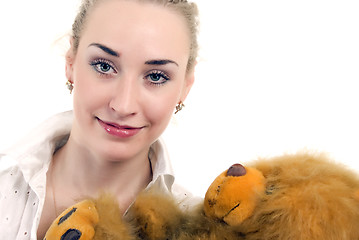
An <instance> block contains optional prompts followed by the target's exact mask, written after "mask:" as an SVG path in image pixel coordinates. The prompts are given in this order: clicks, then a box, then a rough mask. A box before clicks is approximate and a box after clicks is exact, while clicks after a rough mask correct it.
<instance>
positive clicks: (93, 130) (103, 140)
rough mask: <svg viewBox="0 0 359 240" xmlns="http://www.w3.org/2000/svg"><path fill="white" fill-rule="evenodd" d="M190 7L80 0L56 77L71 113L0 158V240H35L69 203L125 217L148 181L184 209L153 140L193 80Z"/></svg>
mask: <svg viewBox="0 0 359 240" xmlns="http://www.w3.org/2000/svg"><path fill="white" fill-rule="evenodd" d="M197 25H198V23H197V8H196V5H195V4H193V3H189V2H187V1H185V0H183V1H180V0H177V1H175V0H84V1H83V3H82V5H81V7H80V12H79V13H78V16H77V17H76V19H75V22H74V24H73V31H72V36H71V39H70V42H71V48H70V49H69V50H68V52H67V55H66V77H67V79H68V86H69V89H70V91H71V92H72V94H73V111H71V112H66V113H62V114H59V115H57V116H55V117H53V118H51V119H49V120H48V121H47V122H46V123H44V125H42V126H40V127H39V128H38V129H36V130H35V131H34V132H33V134H31V135H30V136H28V137H27V138H26V139H25V140H24V141H22V142H21V143H19V144H17V145H16V146H14V147H13V148H12V149H10V150H9V151H7V152H6V153H3V154H1V155H0V166H1V169H0V170H1V171H0V182H1V185H0V212H1V214H0V218H1V219H0V226H1V229H2V230H1V231H0V239H42V238H43V236H44V234H45V233H46V230H47V229H48V227H49V225H50V224H51V222H52V221H53V220H54V219H55V218H56V217H57V215H58V214H60V213H61V212H62V211H63V210H64V209H65V208H67V207H69V206H70V205H72V204H74V203H75V202H77V201H79V200H81V199H84V198H88V197H96V196H97V195H98V194H99V193H100V192H101V191H108V192H111V193H113V194H114V195H115V196H116V197H117V199H118V202H119V204H120V206H121V208H122V209H123V211H125V210H126V209H127V208H128V207H129V206H130V205H131V203H132V202H133V201H134V200H135V198H136V195H137V194H138V193H139V192H140V191H141V190H143V189H145V188H146V187H150V186H152V185H156V186H157V187H159V188H160V189H162V190H163V191H166V192H169V193H171V194H174V195H175V196H177V197H178V199H179V201H182V202H184V203H185V198H186V193H185V191H183V190H181V188H180V187H179V186H178V185H176V184H174V177H173V174H172V171H171V166H170V163H169V161H168V157H167V155H166V150H165V147H164V145H163V143H162V141H161V140H160V139H159V137H160V136H161V134H162V133H163V131H164V130H165V128H166V127H167V125H168V123H169V121H170V118H171V116H172V114H173V113H174V111H179V110H180V109H181V108H182V106H183V102H184V100H185V99H186V96H187V94H188V93H189V91H190V89H191V86H192V84H193V82H194V67H195V59H196V55H197V40H196V39H197V36H196V34H197Z"/></svg>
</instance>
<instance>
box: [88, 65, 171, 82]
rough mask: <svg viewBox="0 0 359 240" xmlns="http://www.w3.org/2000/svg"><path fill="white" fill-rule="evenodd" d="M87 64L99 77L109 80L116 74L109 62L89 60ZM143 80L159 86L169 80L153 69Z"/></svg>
mask: <svg viewBox="0 0 359 240" xmlns="http://www.w3.org/2000/svg"><path fill="white" fill-rule="evenodd" d="M89 64H90V66H91V67H92V68H93V69H94V70H95V72H96V73H98V74H99V75H100V76H101V77H106V78H111V77H116V75H117V74H118V70H117V68H116V66H115V65H114V64H113V63H112V62H111V61H109V60H106V59H102V58H99V59H95V60H91V61H90V63H89ZM143 79H144V80H145V81H146V83H148V84H150V85H156V86H161V85H163V84H165V83H166V82H168V81H169V80H170V76H169V75H168V74H167V73H165V72H164V71H162V70H158V69H155V70H151V71H147V72H146V73H145V74H144V77H143Z"/></svg>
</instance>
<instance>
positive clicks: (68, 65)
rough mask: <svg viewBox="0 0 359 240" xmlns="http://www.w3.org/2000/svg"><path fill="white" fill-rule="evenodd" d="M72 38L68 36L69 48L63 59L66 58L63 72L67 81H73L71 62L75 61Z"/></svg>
mask: <svg viewBox="0 0 359 240" xmlns="http://www.w3.org/2000/svg"><path fill="white" fill-rule="evenodd" d="M72 43H73V39H72V38H70V48H69V50H68V51H67V53H66V56H65V58H66V59H65V60H66V65H65V73H66V78H67V80H68V81H70V82H71V83H73V76H72V75H73V64H74V61H75V53H74V49H73V44H72Z"/></svg>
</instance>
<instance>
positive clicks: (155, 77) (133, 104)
mask: <svg viewBox="0 0 359 240" xmlns="http://www.w3.org/2000/svg"><path fill="white" fill-rule="evenodd" d="M189 48H190V41H189V34H188V30H187V27H186V25H185V20H184V19H183V18H182V16H180V15H177V13H175V12H172V11H171V10H169V9H167V8H165V7H163V6H158V5H155V4H148V3H138V2H136V1H121V0H110V1H104V2H103V3H100V4H99V5H98V6H96V7H95V8H94V9H93V10H92V11H91V12H90V15H89V16H88V18H87V22H86V26H85V28H84V30H83V32H82V37H81V40H80V43H79V47H78V50H77V53H76V55H74V54H73V52H72V51H71V50H70V51H69V52H68V55H67V61H66V74H67V77H68V78H69V79H70V80H71V81H73V83H74V91H73V98H74V114H75V119H74V124H73V129H72V132H71V138H72V139H73V140H75V142H76V143H77V144H79V145H80V146H81V147H85V148H87V149H88V150H90V151H91V152H92V153H93V154H96V155H98V156H99V157H105V158H109V159H113V160H115V159H121V158H123V159H127V158H132V157H136V156H140V155H139V154H141V153H142V154H144V153H145V152H147V151H148V148H149V146H150V145H151V144H152V143H153V142H154V141H155V140H156V139H157V138H158V137H159V136H160V135H161V134H162V132H163V131H164V130H165V128H166V126H167V125H168V123H169V121H170V119H171V116H172V114H173V110H174V108H175V106H176V104H177V103H178V102H179V101H184V99H185V98H186V96H187V94H188V92H189V90H190V88H191V86H192V84H193V73H186V67H187V61H188V58H189Z"/></svg>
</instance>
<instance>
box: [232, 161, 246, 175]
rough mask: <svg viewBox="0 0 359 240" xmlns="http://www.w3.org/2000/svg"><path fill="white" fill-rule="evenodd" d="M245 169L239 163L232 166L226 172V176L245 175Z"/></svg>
mask: <svg viewBox="0 0 359 240" xmlns="http://www.w3.org/2000/svg"><path fill="white" fill-rule="evenodd" d="M246 173H247V171H246V169H245V168H244V167H243V166H242V165H241V164H239V163H236V164H233V165H232V166H231V167H230V168H229V169H228V171H227V176H232V177H240V176H244V175H246Z"/></svg>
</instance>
